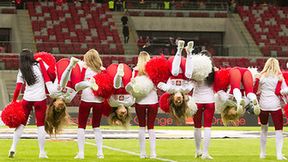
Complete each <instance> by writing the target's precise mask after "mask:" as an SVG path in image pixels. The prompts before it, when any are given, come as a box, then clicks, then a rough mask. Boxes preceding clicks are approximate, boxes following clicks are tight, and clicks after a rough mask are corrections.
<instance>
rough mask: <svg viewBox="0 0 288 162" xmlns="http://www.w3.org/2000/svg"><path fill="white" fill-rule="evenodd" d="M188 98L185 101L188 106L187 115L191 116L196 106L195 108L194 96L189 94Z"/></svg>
mask: <svg viewBox="0 0 288 162" xmlns="http://www.w3.org/2000/svg"><path fill="white" fill-rule="evenodd" d="M188 98H189V100H188V101H187V106H188V110H187V116H193V115H195V114H196V112H197V111H198V108H197V105H196V103H195V100H194V98H193V97H191V96H188Z"/></svg>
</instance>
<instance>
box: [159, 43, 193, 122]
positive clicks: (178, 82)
mask: <svg viewBox="0 0 288 162" xmlns="http://www.w3.org/2000/svg"><path fill="white" fill-rule="evenodd" d="M184 44H185V42H184V41H183V40H179V41H178V47H177V52H176V55H175V57H174V58H173V57H172V58H170V59H173V61H172V67H171V74H172V76H171V77H170V78H169V79H168V81H167V82H166V83H163V82H160V83H159V84H158V85H157V87H158V88H159V89H161V90H163V91H165V92H168V93H169V94H170V96H169V99H168V102H169V112H170V114H171V115H172V116H173V117H174V118H175V119H176V121H177V122H179V121H181V120H185V117H188V116H191V115H193V114H194V113H193V114H191V113H192V112H191V111H194V112H196V111H197V110H195V109H196V107H195V106H192V107H194V110H191V109H189V108H190V105H191V104H192V103H191V102H192V101H193V100H192V97H191V96H190V95H188V93H189V92H190V91H191V90H192V89H193V85H192V82H191V81H188V79H191V77H192V73H193V66H191V65H192V62H191V59H192V51H193V44H194V43H193V41H190V42H188V45H187V47H185V49H186V52H187V60H186V63H185V59H184V58H182V57H181V53H182V50H183V49H184ZM184 64H185V66H184Z"/></svg>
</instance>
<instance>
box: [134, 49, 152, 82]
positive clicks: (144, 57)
mask: <svg viewBox="0 0 288 162" xmlns="http://www.w3.org/2000/svg"><path fill="white" fill-rule="evenodd" d="M149 60H150V55H149V53H148V52H146V51H141V52H140V53H139V56H138V62H137V65H136V67H137V68H138V75H139V76H140V75H146V72H145V65H146V63H147V62H148V61H149Z"/></svg>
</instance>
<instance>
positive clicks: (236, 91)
mask: <svg viewBox="0 0 288 162" xmlns="http://www.w3.org/2000/svg"><path fill="white" fill-rule="evenodd" d="M233 96H234V97H235V99H236V103H237V113H238V114H244V113H245V111H244V104H245V101H244V100H243V99H242V93H241V91H240V89H238V88H234V89H233Z"/></svg>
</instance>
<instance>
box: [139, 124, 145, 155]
mask: <svg viewBox="0 0 288 162" xmlns="http://www.w3.org/2000/svg"><path fill="white" fill-rule="evenodd" d="M139 145H140V158H146V149H145V127H140V128H139Z"/></svg>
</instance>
